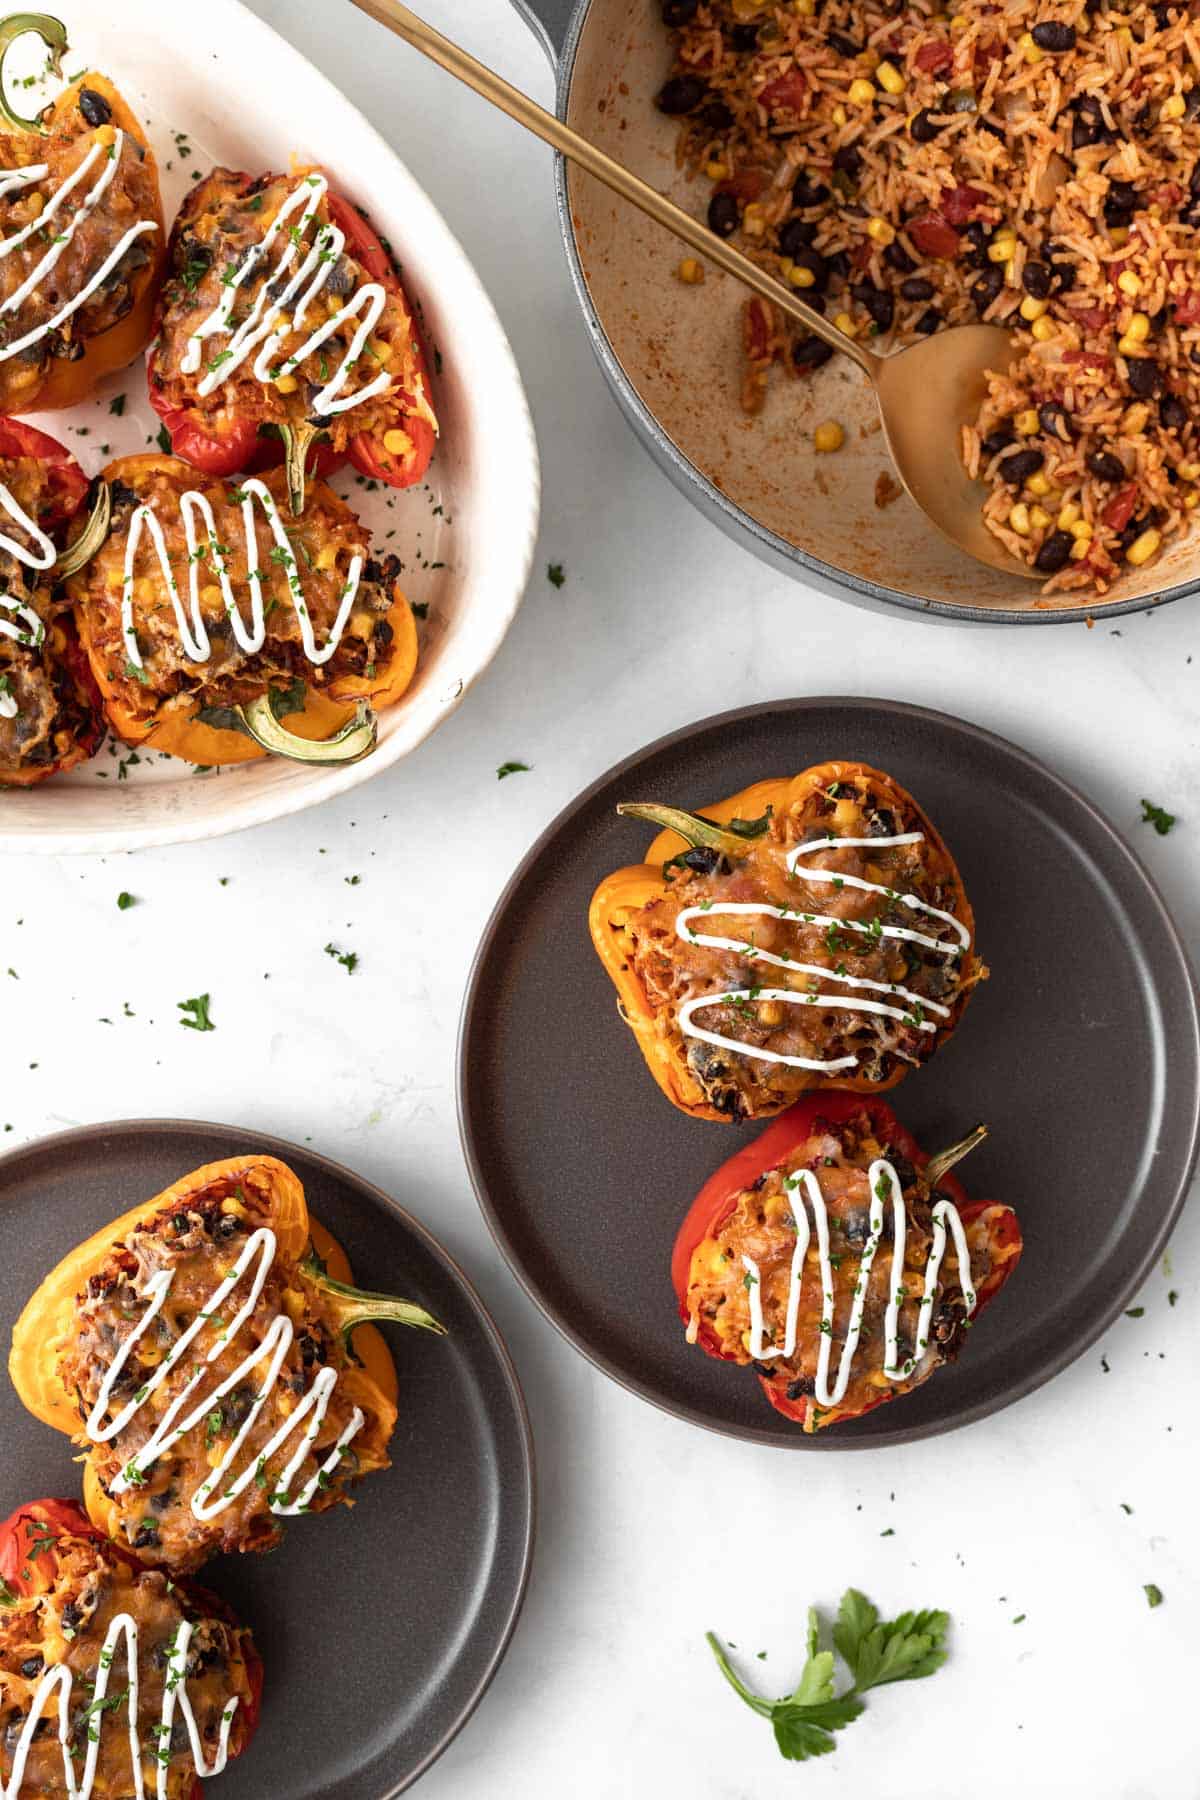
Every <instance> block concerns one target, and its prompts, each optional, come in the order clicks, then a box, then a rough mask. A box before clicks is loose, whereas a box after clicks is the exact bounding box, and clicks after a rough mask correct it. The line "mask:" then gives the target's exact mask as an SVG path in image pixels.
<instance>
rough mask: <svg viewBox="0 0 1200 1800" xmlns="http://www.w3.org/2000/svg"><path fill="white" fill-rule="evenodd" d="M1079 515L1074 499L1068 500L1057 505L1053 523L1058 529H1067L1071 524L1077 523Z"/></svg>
mask: <svg viewBox="0 0 1200 1800" xmlns="http://www.w3.org/2000/svg"><path fill="white" fill-rule="evenodd" d="M1081 516H1082V515H1081V513H1080V510H1079V505H1078V503H1077V502H1076V501H1074V500H1068V501H1067V502H1066V504H1065V506H1060V507H1059V509H1058V517H1057V519H1056V520H1055V521H1054V523H1055V524H1056V525H1057V526H1058V529H1059V530H1060V531H1069V530H1070V529H1071V527H1072V525H1074V524H1077V523H1078V521H1079V519H1080V517H1081Z"/></svg>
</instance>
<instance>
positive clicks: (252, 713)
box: [232, 694, 379, 767]
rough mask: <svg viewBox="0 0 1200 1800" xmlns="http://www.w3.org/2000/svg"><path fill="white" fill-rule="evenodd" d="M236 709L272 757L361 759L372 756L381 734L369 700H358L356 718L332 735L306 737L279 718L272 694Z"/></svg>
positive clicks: (312, 760) (332, 761)
mask: <svg viewBox="0 0 1200 1800" xmlns="http://www.w3.org/2000/svg"><path fill="white" fill-rule="evenodd" d="M232 710H233V712H234V713H235V714H236V716H237V719H238V721H239V722H240V724H241V726H242V727H243V728H244V729H245V731H246V732H247V734H248V735H249V736H250V737H252V738H253V739H254V741H255V743H256V744H259V745H261V747H262V748H263V749H264V750H266V751H267V752H268V753H269V754H270V755H271V756H284V757H286V758H287V759H288V761H289V762H298V763H321V764H324V765H325V766H326V767H329V766H332V765H335V764H337V765H340V764H343V763H354V762H361V760H362V758H363V757H364V756H370V754H371V752H372V750H374V748H375V744H376V741H377V739H378V737H379V721H378V719H377V718H376V717H375V714H374V713H373V712H372V710H371V708H370V707H369V706H368V705H367V703H366V701H365V700H360V701H359V702H358V705H357V706H356V707H355V709H354V717H353V718H352V719H349V720H347V722H346V724H345V725H343V726H342V728H341V730H340V731H335V732H334V734H333V736H332V737H328V738H305V737H300V736H299V735H298V734H297V733H296V732H294V731H289V730H288V728H287V726H286V725H284V724H283V723H282V722H281V721H280V720H279V719H277V718H276V717H275V714H274V712H273V711H272V708H271V697H270V695H269V694H260V695H259V697H258V699H257V700H249V701H247V702H246V704H245V705H244V706H235V707H234V708H233V709H232Z"/></svg>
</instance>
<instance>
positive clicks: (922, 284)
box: [900, 275, 933, 300]
mask: <svg viewBox="0 0 1200 1800" xmlns="http://www.w3.org/2000/svg"><path fill="white" fill-rule="evenodd" d="M900 293H901V296H902V298H903V299H905V300H932V299H933V283H932V281H926V279H925V277H924V276H923V275H912V276H910V277H909V279H908V280H907V281H902V282H901V283H900Z"/></svg>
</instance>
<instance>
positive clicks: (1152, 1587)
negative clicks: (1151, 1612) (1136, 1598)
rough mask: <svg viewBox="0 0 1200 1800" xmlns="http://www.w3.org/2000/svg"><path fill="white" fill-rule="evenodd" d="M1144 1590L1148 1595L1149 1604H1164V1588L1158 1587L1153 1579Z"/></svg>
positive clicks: (1147, 1602)
mask: <svg viewBox="0 0 1200 1800" xmlns="http://www.w3.org/2000/svg"><path fill="white" fill-rule="evenodd" d="M1144 1592H1145V1595H1146V1604H1147V1605H1148V1606H1150V1607H1155V1606H1161V1605H1162V1603H1163V1593H1162V1589H1161V1588H1160V1587H1158V1586H1157V1585H1156V1584H1155V1583H1154V1582H1153V1581H1148V1582H1146V1584H1145V1589H1144Z"/></svg>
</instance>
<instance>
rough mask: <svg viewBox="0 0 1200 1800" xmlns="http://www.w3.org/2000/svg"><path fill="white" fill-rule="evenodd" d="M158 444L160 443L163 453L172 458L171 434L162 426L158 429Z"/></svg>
mask: <svg viewBox="0 0 1200 1800" xmlns="http://www.w3.org/2000/svg"><path fill="white" fill-rule="evenodd" d="M157 442H158V447H159V449H160V450H161V451H162V453H163V455H164V456H170V454H171V434H170V432H169V431H168V430H167V428H166V426H165V425H160V426H159V428H158V438H157Z"/></svg>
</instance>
